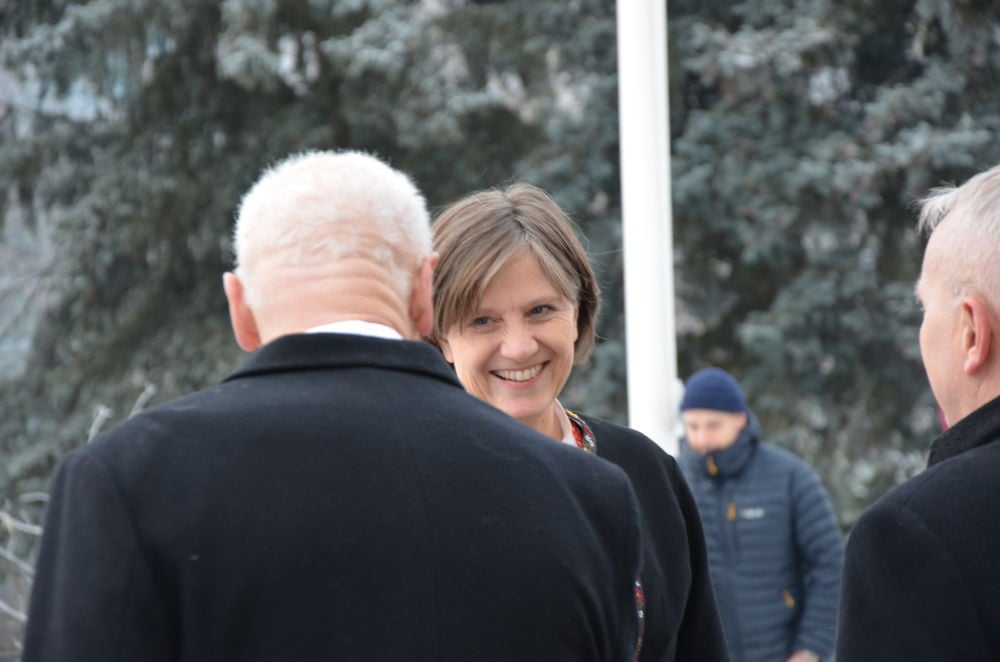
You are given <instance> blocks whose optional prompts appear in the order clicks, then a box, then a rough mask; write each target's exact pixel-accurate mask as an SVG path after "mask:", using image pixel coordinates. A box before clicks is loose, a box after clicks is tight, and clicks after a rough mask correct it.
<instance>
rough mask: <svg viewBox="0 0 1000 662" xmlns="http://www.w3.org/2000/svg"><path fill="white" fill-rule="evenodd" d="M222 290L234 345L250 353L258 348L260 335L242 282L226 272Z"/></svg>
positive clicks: (234, 275)
mask: <svg viewBox="0 0 1000 662" xmlns="http://www.w3.org/2000/svg"><path fill="white" fill-rule="evenodd" d="M222 289H224V290H225V291H226V300H227V301H228V302H229V323H230V324H231V325H232V327H233V336H235V337H236V343H237V344H238V345H239V346H240V347H242V348H243V349H245V350H246V351H248V352H252V351H254V350H255V349H257V348H258V347H260V344H261V343H260V333H259V332H258V331H257V320H255V319H254V316H253V311H252V310H250V306H249V305H247V301H246V291H245V290H244V288H243V282H242V281H241V280H240V279H239V276H237V275H236V274H234V273H232V272H231V271H227V272H226V273H224V274H223V275H222Z"/></svg>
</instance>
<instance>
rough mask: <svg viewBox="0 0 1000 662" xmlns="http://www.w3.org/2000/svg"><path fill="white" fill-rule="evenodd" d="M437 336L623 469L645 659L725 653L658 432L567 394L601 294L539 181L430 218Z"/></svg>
mask: <svg viewBox="0 0 1000 662" xmlns="http://www.w3.org/2000/svg"><path fill="white" fill-rule="evenodd" d="M433 232H434V249H435V250H436V251H437V252H438V253H439V254H440V261H439V262H438V267H437V270H436V271H435V273H434V309H435V312H434V329H433V331H432V333H431V337H430V340H431V342H433V343H434V344H436V345H437V346H438V347H439V348H440V349H441V352H442V354H444V357H445V359H447V360H448V362H449V363H451V364H452V365H453V366H454V368H455V372H456V374H457V375H458V378H459V380H460V381H461V382H462V384H463V385H464V386H465V388H466V389H467V390H468V391H469V392H470V393H472V394H473V395H475V396H476V397H478V398H480V399H482V400H485V401H486V402H489V403H490V404H492V405H494V406H495V407H497V408H499V409H501V410H502V411H504V412H506V413H507V414H509V415H510V416H512V417H514V418H516V419H517V420H519V421H520V422H522V423H524V424H525V425H528V426H529V427H532V428H534V429H535V430H538V431H540V432H541V433H543V434H545V435H547V436H548V437H551V438H552V439H554V440H556V441H560V442H563V443H568V444H574V445H576V446H577V447H579V448H581V449H582V450H583V451H586V452H594V453H596V454H597V455H598V456H600V457H602V458H604V459H606V460H608V461H610V462H612V463H614V464H617V465H618V466H620V467H621V468H622V469H623V470H624V471H625V473H626V474H627V475H628V476H629V478H630V479H631V480H632V484H633V487H634V488H635V491H636V495H637V496H638V498H639V506H640V510H641V511H642V518H643V520H644V528H645V533H646V540H645V550H644V558H643V572H642V576H641V578H640V580H641V581H640V590H639V592H638V598H639V600H640V606H641V608H642V609H643V611H644V616H645V631H644V635H643V641H642V645H641V649H640V653H639V656H638V659H640V660H658V661H670V660H687V659H691V660H703V661H705V662H714V661H716V660H727V659H728V654H727V653H726V648H725V641H724V638H723V634H722V629H721V624H720V622H719V616H718V610H717V608H716V603H715V597H714V594H713V592H712V587H711V582H710V580H709V575H708V565H707V560H706V554H705V542H704V538H703V535H702V530H701V523H700V519H699V516H698V512H697V510H696V508H695V504H694V501H693V499H692V497H691V493H690V491H689V490H688V486H687V484H686V483H685V482H684V478H683V477H682V475H681V474H680V471H679V469H678V467H677V463H676V462H675V461H674V458H672V457H671V456H669V455H668V454H666V453H665V452H664V451H663V450H662V449H661V448H660V447H659V446H657V445H656V443H654V442H653V441H652V440H651V439H649V438H648V437H645V436H644V435H642V434H640V433H639V432H636V431H635V430H631V429H629V428H625V427H622V426H619V425H614V424H612V423H608V422H606V421H602V420H599V419H596V418H593V417H590V416H585V415H581V414H576V413H574V412H570V411H567V410H566V409H564V408H563V407H562V405H561V404H560V403H559V400H558V397H559V393H560V392H561V391H562V389H563V387H564V386H565V384H566V381H567V379H569V375H570V372H571V371H572V367H573V364H574V363H575V362H577V361H583V360H585V359H586V358H587V357H588V355H589V353H590V350H591V348H592V347H593V345H594V340H595V322H596V318H597V311H598V308H599V305H600V291H599V288H598V286H597V281H596V279H595V278H594V273H593V269H592V268H591V266H590V261H589V260H588V258H587V253H586V251H585V250H584V249H583V246H582V245H581V243H580V240H579V238H578V237H577V234H576V231H575V229H574V226H573V222H572V221H571V220H570V219H569V217H568V216H567V215H566V214H565V213H564V212H563V211H562V210H561V209H560V208H559V206H558V205H557V204H556V203H555V201H553V200H552V198H551V197H549V195H548V194H546V193H545V192H544V191H542V190H541V189H539V188H536V187H534V186H531V185H529V184H514V185H512V186H509V187H507V188H505V189H495V190H488V191H481V192H478V193H474V194H472V195H470V196H468V197H466V198H463V199H461V200H459V201H458V202H455V203H454V204H452V205H451V206H449V207H448V208H447V209H445V210H444V211H443V212H442V213H441V215H440V216H438V218H437V220H436V221H435V222H434V225H433Z"/></svg>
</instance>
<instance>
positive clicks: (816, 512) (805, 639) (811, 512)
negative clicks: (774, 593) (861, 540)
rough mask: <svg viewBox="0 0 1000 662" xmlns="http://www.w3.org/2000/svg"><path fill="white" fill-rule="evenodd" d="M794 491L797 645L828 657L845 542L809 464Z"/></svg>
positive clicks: (832, 643)
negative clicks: (799, 609) (799, 582)
mask: <svg viewBox="0 0 1000 662" xmlns="http://www.w3.org/2000/svg"><path fill="white" fill-rule="evenodd" d="M793 490H794V493H793V495H792V503H793V508H794V516H795V539H796V548H797V551H798V555H799V563H800V568H801V572H802V577H803V582H802V585H803V590H804V594H803V596H802V602H803V606H802V614H801V616H800V618H799V626H798V631H797V632H796V636H795V643H794V648H793V650H810V651H813V652H814V653H817V654H818V655H820V657H822V658H825V657H827V656H828V655H830V653H831V652H832V651H833V646H834V637H835V636H836V630H837V610H838V607H839V603H840V575H841V571H842V569H843V563H844V541H843V536H842V535H841V533H840V529H839V527H838V525H837V518H836V516H835V515H834V514H833V507H832V505H831V504H830V498H829V496H828V495H827V492H826V489H825V488H824V487H823V484H822V483H821V482H820V480H819V478H818V477H817V476H816V474H815V473H814V472H813V470H812V469H810V468H809V467H808V466H807V465H805V464H802V465H801V467H800V470H799V471H798V472H797V474H796V478H795V483H794V487H793ZM873 659H874V658H873Z"/></svg>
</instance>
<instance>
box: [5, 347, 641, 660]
mask: <svg viewBox="0 0 1000 662" xmlns="http://www.w3.org/2000/svg"><path fill="white" fill-rule="evenodd" d="M638 536H639V533H638V524H637V514H636V504H635V497H634V494H633V492H632V488H631V486H630V484H629V482H628V480H627V478H626V477H625V475H624V474H623V473H622V472H621V471H620V470H619V469H618V468H617V467H613V466H612V465H610V464H609V463H607V462H604V461H603V460H600V459H598V458H595V457H592V456H589V455H588V454H585V453H581V452H579V451H578V450H577V449H575V448H571V447H568V446H566V445H564V444H559V443H556V442H553V441H551V440H548V439H546V438H545V437H542V436H540V435H537V434H536V433H534V432H533V431H531V430H529V429H528V428H526V427H524V426H522V425H520V424H519V423H517V422H516V421H514V420H513V419H511V418H509V417H507V416H506V415H504V414H502V413H501V412H499V411H498V410H496V409H493V408H492V407H490V406H489V405H486V404H484V403H483V402H481V401H479V400H478V399H476V398H474V397H472V396H469V395H467V394H466V393H465V392H464V391H463V390H462V388H461V386H460V385H459V383H458V381H457V380H456V379H455V377H454V376H453V374H452V371H451V370H450V368H449V367H448V366H447V364H446V363H445V362H444V361H443V360H442V359H441V358H440V356H439V354H438V352H437V350H436V349H434V348H432V347H430V346H429V345H426V344H423V343H418V342H408V341H394V340H382V339H375V338H365V337H361V336H352V335H331V334H314V335H295V336H286V337H283V338H279V339H277V340H275V341H274V342H272V343H270V344H268V345H266V346H265V347H263V348H262V349H260V350H258V351H257V352H256V353H255V354H253V355H252V356H251V357H250V359H249V360H248V361H247V363H246V364H245V365H244V366H243V367H242V368H241V369H240V370H239V371H238V372H237V373H236V374H234V375H233V376H232V377H230V378H229V379H227V380H226V381H224V382H223V383H221V384H219V385H217V386H215V387H212V388H209V389H207V390H205V391H201V392H199V393H196V394H193V395H190V396H187V397H184V398H181V399H179V400H176V401H173V402H171V403H168V404H166V405H163V406H160V407H157V408H154V409H150V410H147V411H145V412H143V413H141V414H139V415H138V416H136V417H134V418H132V419H131V420H129V421H127V422H125V423H123V424H122V425H119V426H117V427H116V428H113V429H112V430H110V431H109V432H108V433H106V434H104V435H102V436H101V437H100V438H98V439H96V440H95V441H93V442H92V443H90V444H89V445H87V446H85V447H83V448H81V449H78V450H76V451H74V452H73V453H71V454H70V455H69V456H68V457H67V458H66V459H65V460H64V461H63V463H62V464H61V466H60V468H59V470H58V472H57V476H56V479H55V482H54V489H53V493H52V500H51V502H50V505H49V512H48V514H47V518H46V525H45V535H44V537H43V541H42V547H41V552H40V557H39V562H38V574H37V578H36V581H35V585H34V591H33V596H32V602H31V605H30V614H29V622H28V627H27V634H26V648H25V652H24V662H106V661H107V660H115V661H116V662H167V661H170V662H179V661H183V662H222V661H226V662H274V661H276V660H282V661H285V660H302V661H310V662H312V661H316V660H366V661H372V660H386V661H393V662H398V661H403V660H406V661H421V660H456V661H472V660H476V661H482V660H487V661H489V660H553V661H554V660H559V661H564V660H622V661H624V660H627V659H628V658H629V657H630V655H631V647H632V645H633V644H634V641H635V638H636V636H637V616H636V608H635V598H634V594H633V591H634V580H635V578H636V576H637V573H638V565H639V549H640V547H639V540H638Z"/></svg>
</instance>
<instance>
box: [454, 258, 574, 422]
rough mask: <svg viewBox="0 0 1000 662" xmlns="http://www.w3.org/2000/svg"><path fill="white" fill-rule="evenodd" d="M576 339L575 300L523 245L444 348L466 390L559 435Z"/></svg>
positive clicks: (495, 278)
mask: <svg viewBox="0 0 1000 662" xmlns="http://www.w3.org/2000/svg"><path fill="white" fill-rule="evenodd" d="M576 338H577V328H576V303H575V302H573V301H571V300H570V299H567V298H566V297H564V296H562V295H561V294H559V292H558V290H557V289H556V288H555V286H554V285H553V284H552V282H551V281H550V280H549V278H548V276H546V275H545V272H544V271H543V270H542V267H541V265H540V264H539V263H538V260H537V259H536V258H535V257H534V256H533V255H532V254H531V253H530V252H529V251H524V252H522V253H520V254H518V255H516V256H514V257H513V258H511V259H510V261H508V262H507V264H505V265H504V266H503V268H501V269H500V271H499V272H497V274H496V276H495V277H494V278H493V280H492V281H490V284H489V286H488V287H487V288H486V291H485V292H484V293H483V299H482V301H481V302H480V303H479V307H478V308H477V309H476V310H475V311H474V312H473V313H472V314H471V315H470V316H469V317H468V318H467V319H464V320H459V321H458V322H457V323H456V324H454V325H453V326H452V327H451V328H450V329H448V330H447V332H446V333H445V335H444V338H443V340H442V343H441V350H442V352H443V353H444V356H445V358H446V359H447V360H448V362H449V363H452V364H453V365H454V366H455V372H456V373H457V375H458V378H459V380H461V382H462V384H463V385H464V386H465V388H466V390H467V391H469V392H470V393H472V394H473V395H475V396H476V397H478V398H480V399H482V400H485V401H486V402H489V403H490V404H492V405H493V406H494V407H497V408H498V409H501V410H503V411H504V412H506V413H507V414H509V415H510V416H513V417H514V418H516V419H518V420H519V421H521V422H522V423H525V424H527V425H529V426H531V427H533V428H535V429H536V430H539V431H540V432H542V433H544V434H549V435H550V436H559V435H558V427H556V428H553V427H552V426H553V425H555V426H558V419H556V418H555V408H554V403H555V399H556V397H557V396H558V395H559V393H560V391H562V388H563V386H564V385H565V384H566V380H567V379H568V378H569V373H570V370H571V369H572V367H573V355H574V344H575V343H576ZM554 433H555V434H554Z"/></svg>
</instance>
